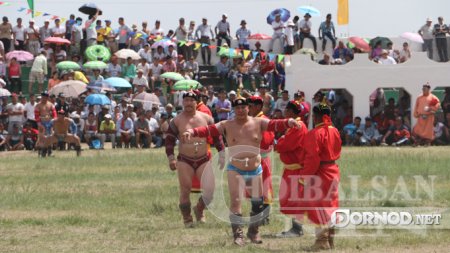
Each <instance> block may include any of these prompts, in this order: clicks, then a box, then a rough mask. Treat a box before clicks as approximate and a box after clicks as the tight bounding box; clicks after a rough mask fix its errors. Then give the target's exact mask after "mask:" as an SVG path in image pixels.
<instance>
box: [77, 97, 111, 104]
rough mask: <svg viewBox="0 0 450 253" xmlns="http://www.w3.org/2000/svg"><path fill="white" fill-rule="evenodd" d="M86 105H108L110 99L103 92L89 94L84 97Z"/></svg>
mask: <svg viewBox="0 0 450 253" xmlns="http://www.w3.org/2000/svg"><path fill="white" fill-rule="evenodd" d="M84 103H86V104H88V105H110V104H111V100H109V98H108V97H107V96H105V95H103V94H91V95H89V96H87V97H86V98H85V99H84Z"/></svg>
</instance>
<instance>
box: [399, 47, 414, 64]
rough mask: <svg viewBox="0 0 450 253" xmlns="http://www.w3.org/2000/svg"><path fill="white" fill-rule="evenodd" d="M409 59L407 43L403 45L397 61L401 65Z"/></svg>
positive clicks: (409, 52)
mask: <svg viewBox="0 0 450 253" xmlns="http://www.w3.org/2000/svg"><path fill="white" fill-rule="evenodd" d="M410 58H411V50H410V49H409V44H408V42H404V43H403V48H402V50H401V51H400V54H399V61H400V63H403V62H405V61H407V60H409V59H410Z"/></svg>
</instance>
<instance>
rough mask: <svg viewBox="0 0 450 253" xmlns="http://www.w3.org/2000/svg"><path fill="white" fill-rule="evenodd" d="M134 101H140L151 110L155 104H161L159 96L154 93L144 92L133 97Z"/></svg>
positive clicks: (146, 108)
mask: <svg viewBox="0 0 450 253" xmlns="http://www.w3.org/2000/svg"><path fill="white" fill-rule="evenodd" d="M132 102H140V103H142V104H143V107H144V109H145V110H150V109H151V108H152V107H153V105H158V106H159V105H160V104H161V102H160V101H159V98H158V97H157V96H156V95H155V94H153V93H147V92H142V93H140V94H138V95H137V96H136V97H134V98H133V100H132Z"/></svg>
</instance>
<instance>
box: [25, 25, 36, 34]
mask: <svg viewBox="0 0 450 253" xmlns="http://www.w3.org/2000/svg"><path fill="white" fill-rule="evenodd" d="M33 27H34V30H36V33H37V34H39V27H37V26H33ZM34 30H33V28H31V27H27V28H26V29H25V32H26V33H27V34H34Z"/></svg>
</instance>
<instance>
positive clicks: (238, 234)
mask: <svg viewBox="0 0 450 253" xmlns="http://www.w3.org/2000/svg"><path fill="white" fill-rule="evenodd" d="M230 222H231V229H232V231H233V238H234V244H236V245H238V246H241V247H242V246H244V245H245V239H244V230H242V224H243V222H242V214H240V213H238V214H231V215H230Z"/></svg>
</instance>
